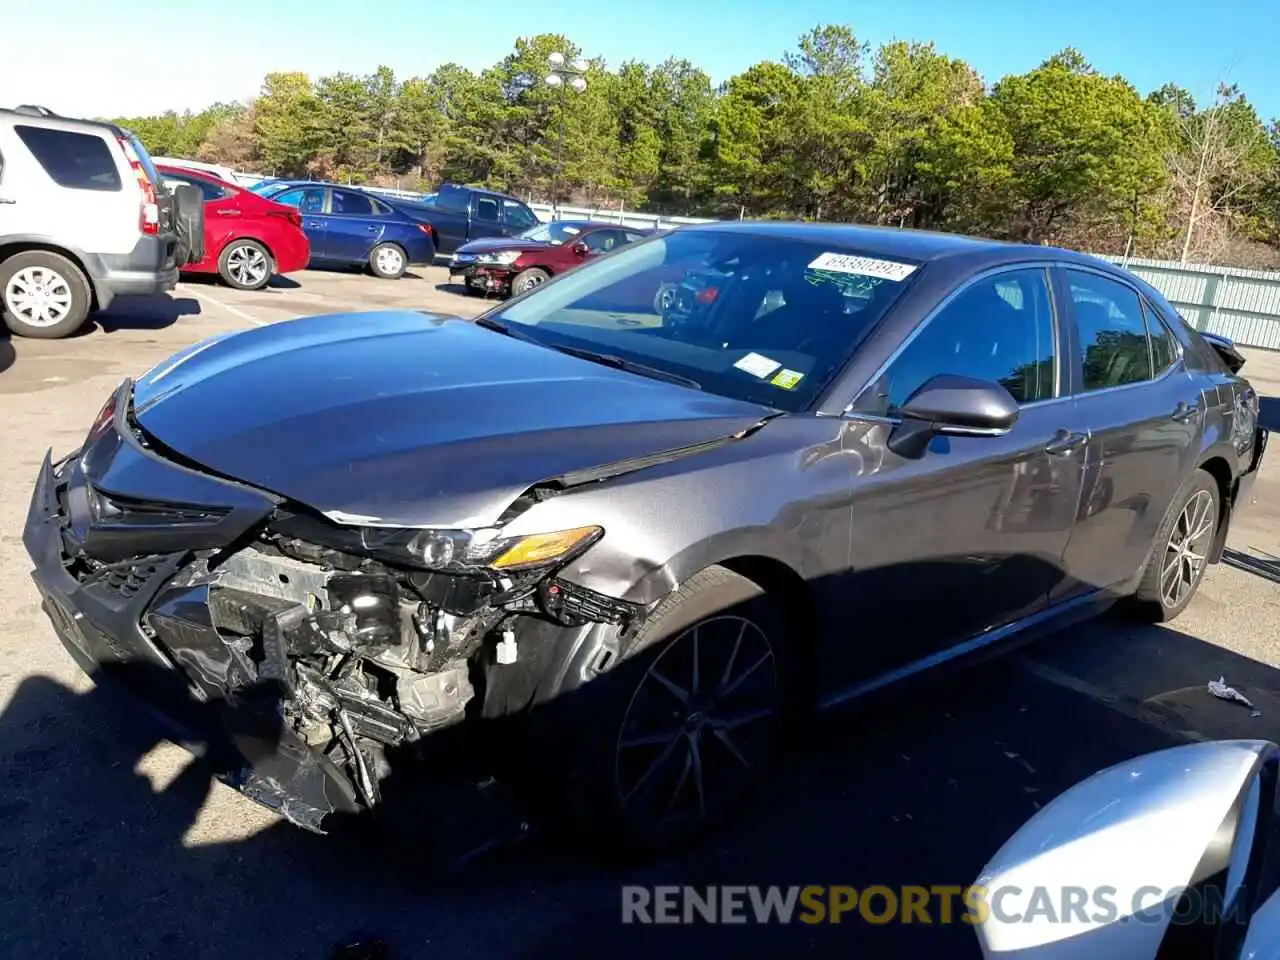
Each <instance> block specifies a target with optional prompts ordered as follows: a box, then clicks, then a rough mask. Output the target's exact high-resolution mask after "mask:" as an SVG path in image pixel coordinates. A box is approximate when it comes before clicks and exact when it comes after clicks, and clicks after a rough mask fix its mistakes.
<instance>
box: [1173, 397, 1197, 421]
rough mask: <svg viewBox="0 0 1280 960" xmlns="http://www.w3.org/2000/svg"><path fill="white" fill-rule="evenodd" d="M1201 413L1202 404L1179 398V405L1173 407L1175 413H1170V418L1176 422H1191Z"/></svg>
mask: <svg viewBox="0 0 1280 960" xmlns="http://www.w3.org/2000/svg"><path fill="white" fill-rule="evenodd" d="M1199 415H1200V404H1198V403H1186V402H1184V401H1181V400H1179V401H1178V405H1177V406H1176V407H1174V408H1173V413H1171V414H1169V419H1170V420H1173V421H1174V422H1175V423H1190V422H1191V421H1192V420H1194V419H1195V418H1196V417H1198V416H1199Z"/></svg>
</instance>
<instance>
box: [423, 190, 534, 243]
mask: <svg viewBox="0 0 1280 960" xmlns="http://www.w3.org/2000/svg"><path fill="white" fill-rule="evenodd" d="M399 206H401V207H402V208H404V209H406V210H409V211H411V212H413V213H414V214H415V215H417V216H421V217H423V218H424V219H426V220H428V221H429V222H430V223H431V225H432V226H433V227H435V229H436V235H437V238H438V239H437V243H436V249H437V250H438V251H439V252H440V253H443V254H451V253H453V252H454V251H455V250H457V249H458V248H459V247H461V246H462V245H463V244H466V243H469V242H471V241H473V240H478V239H481V238H483V237H514V236H516V235H517V234H521V233H524V232H525V231H526V230H529V229H531V228H533V227H536V226H537V225H538V218H537V217H536V216H535V215H534V212H533V211H532V210H530V209H529V206H528V204H526V203H524V202H523V201H521V200H517V199H516V198H515V197H508V196H506V195H505V194H501V193H493V192H491V191H488V190H479V189H476V188H475V187H461V186H458V185H457V184H453V183H446V184H444V185H442V186H441V187H440V189H439V190H438V191H437V192H436V193H431V194H427V195H426V196H425V197H424V198H423V201H422V202H421V203H413V202H411V201H407V200H401V201H399Z"/></svg>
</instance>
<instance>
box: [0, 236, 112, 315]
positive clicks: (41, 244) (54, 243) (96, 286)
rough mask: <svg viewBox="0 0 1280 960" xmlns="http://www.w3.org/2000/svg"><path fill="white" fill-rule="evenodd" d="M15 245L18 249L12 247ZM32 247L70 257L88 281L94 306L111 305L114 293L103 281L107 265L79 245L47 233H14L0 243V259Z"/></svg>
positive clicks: (104, 307) (103, 308)
mask: <svg viewBox="0 0 1280 960" xmlns="http://www.w3.org/2000/svg"><path fill="white" fill-rule="evenodd" d="M15 247H16V248H18V249H16V250H15V249H13V248H15ZM32 248H37V249H44V250H49V251H51V252H53V253H60V254H62V255H63V256H65V257H68V258H70V259H71V261H72V262H73V263H75V264H76V266H78V267H79V268H80V270H81V272H82V273H84V276H85V279H86V280H88V282H89V289H90V293H91V295H92V298H93V306H94V308H95V309H98V310H105V309H106V308H107V307H109V306H110V305H111V301H112V300H113V299H114V298H115V293H114V292H113V291H112V290H111V288H110V287H109V286H108V285H107V284H105V283H103V278H105V277H106V275H107V266H106V263H105V262H104V261H103V259H102V257H100V256H98V255H97V254H96V253H86V252H85V251H84V250H81V249H80V248H79V247H72V246H68V245H67V244H65V243H62V242H60V241H59V240H57V239H56V238H54V237H52V236H49V235H47V234H42V233H16V234H11V235H9V236H6V237H5V239H4V243H3V244H0V260H4V259H5V258H7V257H8V256H9V255H10V254H11V253H18V252H20V251H21V250H29V249H32Z"/></svg>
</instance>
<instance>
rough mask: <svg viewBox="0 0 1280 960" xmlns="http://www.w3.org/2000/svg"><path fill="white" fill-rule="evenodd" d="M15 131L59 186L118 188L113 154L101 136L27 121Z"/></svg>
mask: <svg viewBox="0 0 1280 960" xmlns="http://www.w3.org/2000/svg"><path fill="white" fill-rule="evenodd" d="M14 132H15V133H17V135H18V138H19V139H20V140H21V141H22V142H23V144H25V145H26V147H27V149H28V150H30V151H31V155H32V156H33V157H35V158H36V160H37V162H39V164H40V166H42V167H43V168H44V172H45V173H47V174H48V175H49V176H50V178H51V179H52V180H53V182H54V183H56V184H58V185H59V186H61V187H69V188H71V189H72V190H102V191H116V190H119V189H120V188H121V182H120V171H119V170H118V169H117V168H116V158H115V155H114V154H113V153H112V152H111V147H109V146H108V145H107V141H106V140H104V139H103V138H102V137H100V136H97V135H96V134H91V133H76V132H74V131H71V130H51V129H48V128H46V127H32V126H28V125H26V124H17V125H16V126H15V127H14Z"/></svg>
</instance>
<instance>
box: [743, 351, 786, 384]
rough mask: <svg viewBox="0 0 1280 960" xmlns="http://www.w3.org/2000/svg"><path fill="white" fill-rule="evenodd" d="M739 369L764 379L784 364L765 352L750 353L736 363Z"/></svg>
mask: <svg viewBox="0 0 1280 960" xmlns="http://www.w3.org/2000/svg"><path fill="white" fill-rule="evenodd" d="M734 366H735V367H737V368H738V369H739V370H742V371H744V372H746V373H749V374H751V375H752V376H753V377H759V378H760V379H761V380H763V379H764V378H765V377H767V376H768V375H769V374H771V373H773V371H775V370H777V369H778V368H779V367H780V366H782V364H780V363H779V362H778V361H777V360H770V359H769V358H768V357H766V356H765V355H764V354H760V353H748V354H747V355H746V356H745V357H743V358H742V359H741V360H739V361H738V362H737V363H735V364H734Z"/></svg>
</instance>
